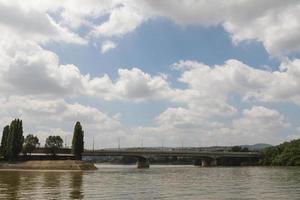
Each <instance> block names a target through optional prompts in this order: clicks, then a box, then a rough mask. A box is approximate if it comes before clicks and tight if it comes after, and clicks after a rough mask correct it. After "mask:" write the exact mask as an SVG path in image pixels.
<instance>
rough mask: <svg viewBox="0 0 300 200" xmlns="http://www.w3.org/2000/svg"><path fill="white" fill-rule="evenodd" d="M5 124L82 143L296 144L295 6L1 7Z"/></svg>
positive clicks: (83, 0)
mask: <svg viewBox="0 0 300 200" xmlns="http://www.w3.org/2000/svg"><path fill="white" fill-rule="evenodd" d="M0 32H1V34H0V127H4V126H5V125H7V124H9V123H10V122H11V121H12V120H13V119H15V118H21V119H22V120H23V127H24V135H27V134H34V135H37V136H38V137H39V138H40V142H41V144H42V145H43V144H44V141H45V139H46V137H48V136H49V135H60V136H61V137H62V138H63V139H64V140H65V143H66V144H67V145H70V143H71V138H72V132H73V127H74V125H75V122H76V121H80V122H81V124H82V126H83V129H84V131H85V147H86V148H91V147H92V143H93V140H94V144H95V148H113V147H117V146H118V141H120V145H121V147H140V146H142V145H143V146H148V147H150V146H152V147H157V146H169V147H179V146H180V147H181V146H186V147H191V146H193V147H198V146H211V145H239V144H255V143H269V144H279V143H281V142H283V141H287V140H291V139H295V138H299V137H300V2H299V1H298V0H286V1H281V0H226V1H225V0H209V1H208V0H197V1H195V0H180V1H179V0H178V1H177V0H161V1H152V0H64V1H61V0H41V1H38V0H26V1H22V0H14V1H11V0H0Z"/></svg>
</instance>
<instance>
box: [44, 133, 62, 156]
mask: <svg viewBox="0 0 300 200" xmlns="http://www.w3.org/2000/svg"><path fill="white" fill-rule="evenodd" d="M62 146H63V140H62V139H61V137H60V136H59V135H56V136H55V135H54V136H53V135H50V136H49V137H48V138H47V139H46V144H45V147H46V148H48V151H49V153H51V154H52V155H53V156H55V155H56V154H57V152H58V150H59V149H60V148H62Z"/></svg>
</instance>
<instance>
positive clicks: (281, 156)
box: [259, 139, 300, 166]
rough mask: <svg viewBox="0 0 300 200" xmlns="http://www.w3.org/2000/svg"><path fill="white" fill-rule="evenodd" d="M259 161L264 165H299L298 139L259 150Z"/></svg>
mask: <svg viewBox="0 0 300 200" xmlns="http://www.w3.org/2000/svg"><path fill="white" fill-rule="evenodd" d="M260 153H261V159H260V161H259V163H260V164H261V165H266V166H300V139H298V140H292V141H290V142H284V143H282V144H280V145H277V146H272V147H268V148H265V149H263V150H261V152H260Z"/></svg>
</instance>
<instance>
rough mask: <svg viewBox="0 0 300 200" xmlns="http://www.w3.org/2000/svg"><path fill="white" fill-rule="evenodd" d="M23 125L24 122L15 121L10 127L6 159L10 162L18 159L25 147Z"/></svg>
mask: <svg viewBox="0 0 300 200" xmlns="http://www.w3.org/2000/svg"><path fill="white" fill-rule="evenodd" d="M23 141H24V137H23V125H22V120H20V119H15V120H13V121H12V122H11V124H10V126H9V134H8V137H7V146H6V147H5V148H6V157H7V158H8V160H9V161H14V160H16V159H17V157H18V155H19V153H20V152H21V150H22V146H23Z"/></svg>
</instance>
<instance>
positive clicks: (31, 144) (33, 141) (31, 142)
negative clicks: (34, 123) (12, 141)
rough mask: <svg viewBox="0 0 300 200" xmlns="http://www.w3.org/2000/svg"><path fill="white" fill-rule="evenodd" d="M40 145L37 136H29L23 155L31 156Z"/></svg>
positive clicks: (24, 145)
mask: <svg viewBox="0 0 300 200" xmlns="http://www.w3.org/2000/svg"><path fill="white" fill-rule="evenodd" d="M39 145H40V143H39V138H38V137H37V136H34V135H31V134H29V135H27V136H26V138H25V140H24V144H23V153H24V154H27V153H29V154H31V153H32V151H33V150H34V149H35V148H37V147H38V146H39Z"/></svg>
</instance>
